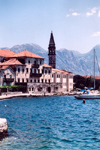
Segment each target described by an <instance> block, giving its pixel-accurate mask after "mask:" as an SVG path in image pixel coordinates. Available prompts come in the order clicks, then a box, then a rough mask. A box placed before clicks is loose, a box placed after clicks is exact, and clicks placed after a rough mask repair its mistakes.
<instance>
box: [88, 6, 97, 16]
mask: <svg viewBox="0 0 100 150" xmlns="http://www.w3.org/2000/svg"><path fill="white" fill-rule="evenodd" d="M97 9H98V8H97V7H94V8H92V9H91V11H90V12H87V13H86V16H87V17H89V16H93V15H94V14H95V13H96V11H97Z"/></svg>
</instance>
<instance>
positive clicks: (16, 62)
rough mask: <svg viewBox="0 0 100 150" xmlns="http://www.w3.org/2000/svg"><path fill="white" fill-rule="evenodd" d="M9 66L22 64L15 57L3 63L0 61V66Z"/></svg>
mask: <svg viewBox="0 0 100 150" xmlns="http://www.w3.org/2000/svg"><path fill="white" fill-rule="evenodd" d="M5 65H6V66H10V65H23V64H22V63H21V62H19V61H18V60H17V59H16V58H11V59H9V60H8V61H5V62H3V63H0V66H5Z"/></svg>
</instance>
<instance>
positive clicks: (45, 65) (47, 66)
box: [43, 64, 52, 68]
mask: <svg viewBox="0 0 100 150" xmlns="http://www.w3.org/2000/svg"><path fill="white" fill-rule="evenodd" d="M43 67H46V68H52V66H49V65H47V64H44V65H43Z"/></svg>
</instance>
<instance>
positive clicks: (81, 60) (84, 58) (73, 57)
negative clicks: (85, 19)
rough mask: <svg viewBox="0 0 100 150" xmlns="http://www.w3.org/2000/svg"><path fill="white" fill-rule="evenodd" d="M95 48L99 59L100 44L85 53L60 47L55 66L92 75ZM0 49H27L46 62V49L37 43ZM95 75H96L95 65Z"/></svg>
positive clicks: (80, 73)
mask: <svg viewBox="0 0 100 150" xmlns="http://www.w3.org/2000/svg"><path fill="white" fill-rule="evenodd" d="M94 48H95V49H96V54H97V56H98V57H99V60H100V44H98V45H96V46H94V47H93V48H92V49H91V50H90V51H89V52H87V53H84V54H82V53H80V52H77V51H75V50H68V49H66V48H61V49H59V50H56V68H58V69H65V70H67V71H69V72H73V73H74V74H79V75H93V72H94V71H93V58H94V57H93V49H94ZM2 49H8V50H12V51H14V52H16V53H18V52H20V51H22V50H25V49H27V50H28V51H30V52H32V53H35V54H37V55H40V56H42V57H44V58H45V63H46V64H48V51H47V50H45V49H43V48H42V47H40V46H39V45H38V44H33V43H29V44H28V43H27V44H22V45H15V46H13V47H11V48H7V47H4V48H2ZM99 63H100V61H99ZM96 75H98V72H97V67H96Z"/></svg>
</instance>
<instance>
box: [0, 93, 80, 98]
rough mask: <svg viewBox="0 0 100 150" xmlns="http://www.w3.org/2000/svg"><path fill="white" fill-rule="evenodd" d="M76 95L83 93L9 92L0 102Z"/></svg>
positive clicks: (2, 96)
mask: <svg viewBox="0 0 100 150" xmlns="http://www.w3.org/2000/svg"><path fill="white" fill-rule="evenodd" d="M75 94H81V92H78V93H77V92H63V93H62V92H61V93H41V94H36V93H22V92H15V93H14V92H11V93H10V92H9V93H5V94H4V93H3V94H2V95H1V96H0V100H3V99H10V98H13V97H43V96H64V95H75Z"/></svg>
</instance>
